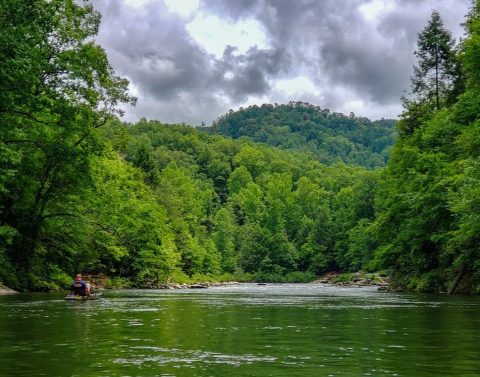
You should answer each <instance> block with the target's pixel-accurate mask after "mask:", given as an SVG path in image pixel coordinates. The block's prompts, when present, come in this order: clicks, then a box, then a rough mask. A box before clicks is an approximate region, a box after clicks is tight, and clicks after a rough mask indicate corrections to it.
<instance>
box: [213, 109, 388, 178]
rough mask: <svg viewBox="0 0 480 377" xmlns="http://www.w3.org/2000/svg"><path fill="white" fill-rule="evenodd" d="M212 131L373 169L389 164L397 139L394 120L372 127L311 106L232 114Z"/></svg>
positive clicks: (363, 120)
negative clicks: (391, 151) (308, 152)
mask: <svg viewBox="0 0 480 377" xmlns="http://www.w3.org/2000/svg"><path fill="white" fill-rule="evenodd" d="M207 130H208V131H209V132H211V133H216V134H221V135H225V136H230V137H233V138H234V139H237V138H240V137H242V136H245V137H248V138H249V139H251V140H254V141H257V142H262V143H266V144H269V145H272V146H276V147H281V148H286V149H295V150H303V151H310V152H313V153H314V154H315V155H316V156H317V157H318V159H319V160H320V161H321V162H323V163H327V164H332V163H335V162H341V161H343V162H345V163H347V164H357V165H361V166H365V167H367V168H375V167H380V166H384V165H385V164H386V163H387V161H388V158H389V155H390V150H391V147H392V145H393V143H394V142H395V137H396V132H395V121H394V120H392V119H382V120H377V121H371V120H369V119H367V118H364V117H357V116H355V115H354V114H350V115H349V116H347V115H344V114H341V113H334V112H330V111H329V110H327V109H322V108H320V107H318V106H314V105H311V104H309V103H305V102H290V103H288V104H287V105H277V104H275V105H271V104H264V105H261V106H256V105H254V106H250V107H247V108H245V109H243V108H241V109H240V110H239V111H233V110H230V111H229V112H228V113H227V114H225V115H223V116H221V117H220V118H219V119H217V120H216V121H215V122H214V123H213V125H212V127H208V128H207Z"/></svg>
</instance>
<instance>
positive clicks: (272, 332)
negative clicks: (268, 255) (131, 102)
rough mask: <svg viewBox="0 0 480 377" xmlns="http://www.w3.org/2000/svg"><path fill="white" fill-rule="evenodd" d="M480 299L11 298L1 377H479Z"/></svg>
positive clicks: (275, 292)
mask: <svg viewBox="0 0 480 377" xmlns="http://www.w3.org/2000/svg"><path fill="white" fill-rule="evenodd" d="M479 375H480V297H468V296H454V297H449V296H444V295H418V294H393V293H384V292H377V291H376V290H375V288H368V287H365V288H338V287H332V286H325V285H320V284H285V285H266V286H259V285H255V284H240V285H235V286H226V287H217V288H209V289H205V290H123V291H106V292H104V294H103V295H102V296H101V298H99V299H98V300H95V301H85V302H67V301H65V300H63V298H62V296H60V295H58V294H19V295H14V296H0V376H29V377H32V376H125V377H126V376H222V377H223V376H226V377H233V376H303V377H306V376H355V377H358V376H415V377H422V376H457V377H458V376H479Z"/></svg>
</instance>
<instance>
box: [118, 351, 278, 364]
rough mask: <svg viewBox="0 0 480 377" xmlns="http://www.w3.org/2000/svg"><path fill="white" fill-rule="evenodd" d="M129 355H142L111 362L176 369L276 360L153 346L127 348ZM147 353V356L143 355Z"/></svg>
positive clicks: (248, 355) (269, 357) (273, 358)
mask: <svg viewBox="0 0 480 377" xmlns="http://www.w3.org/2000/svg"><path fill="white" fill-rule="evenodd" d="M129 351H130V352H129V353H136V352H139V353H142V355H134V356H132V357H128V358H123V357H119V358H116V359H114V360H113V362H114V363H116V364H122V365H137V366H139V365H145V364H147V365H148V364H156V365H165V364H175V366H176V367H181V366H188V367H191V366H192V364H207V365H208V364H226V365H231V366H240V365H242V364H252V363H255V362H267V363H273V362H275V361H276V360H277V358H275V357H273V356H268V355H252V354H244V355H232V354H224V353H218V352H207V351H201V350H179V349H176V348H162V347H154V346H134V347H129ZM146 352H149V353H150V354H149V355H143V353H146Z"/></svg>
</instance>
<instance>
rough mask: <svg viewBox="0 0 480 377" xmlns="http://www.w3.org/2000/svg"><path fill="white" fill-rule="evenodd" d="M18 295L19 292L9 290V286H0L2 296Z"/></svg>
mask: <svg viewBox="0 0 480 377" xmlns="http://www.w3.org/2000/svg"><path fill="white" fill-rule="evenodd" d="M16 293H18V292H17V291H14V290H13V289H10V288H8V287H7V286H5V285H3V284H0V296H2V295H14V294H16Z"/></svg>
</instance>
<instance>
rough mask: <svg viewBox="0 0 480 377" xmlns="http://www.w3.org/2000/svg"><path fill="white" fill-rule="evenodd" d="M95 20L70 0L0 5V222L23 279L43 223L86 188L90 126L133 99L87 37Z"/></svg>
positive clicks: (96, 143) (98, 148) (93, 140)
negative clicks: (8, 232) (11, 232)
mask: <svg viewBox="0 0 480 377" xmlns="http://www.w3.org/2000/svg"><path fill="white" fill-rule="evenodd" d="M99 22H100V15H99V13H98V12H96V11H95V10H94V9H93V8H92V6H91V5H81V4H79V3H78V2H76V1H73V0H51V1H18V0H5V1H2V2H1V3H0V161H1V163H2V172H3V171H5V172H6V174H1V177H0V209H1V213H0V224H4V225H7V226H10V227H12V228H14V229H15V231H16V235H15V238H14V240H13V241H12V242H11V246H10V247H9V248H8V250H7V254H8V258H9V259H10V260H13V261H14V263H15V265H16V266H17V267H18V269H19V270H22V271H23V272H22V273H24V275H26V274H27V273H28V272H29V271H30V270H31V262H32V260H33V259H32V258H35V254H38V253H45V250H44V248H45V239H48V238H49V237H47V235H46V234H45V232H46V231H47V230H48V231H51V228H50V229H49V228H48V226H47V225H48V223H49V222H52V221H54V220H55V219H57V218H59V217H65V216H70V215H71V214H70V213H69V211H68V207H69V206H68V203H69V201H70V200H71V198H72V195H74V194H76V193H78V192H79V191H81V190H83V189H85V188H86V187H88V186H89V185H90V184H91V178H90V176H91V174H90V165H91V157H92V156H93V155H96V154H101V153H102V151H103V143H102V142H101V140H100V137H99V133H98V130H97V129H98V128H99V127H100V126H102V125H103V124H104V123H105V122H106V120H107V119H108V118H110V117H112V116H113V115H114V114H120V113H121V112H120V110H118V108H117V105H118V103H119V102H133V101H134V99H133V98H132V97H130V96H129V95H128V94H127V86H128V81H127V80H125V79H122V78H120V77H117V76H115V73H114V71H113V69H112V68H111V66H110V65H109V63H108V59H107V56H106V53H105V51H104V50H103V49H102V48H101V47H100V46H98V45H97V44H96V43H95V42H94V39H93V38H94V36H95V35H96V33H97V31H98V27H99ZM2 226H3V225H2ZM27 280H28V279H27ZM20 284H21V285H23V286H26V285H28V284H29V283H28V282H27V281H25V284H24V283H20Z"/></svg>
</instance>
